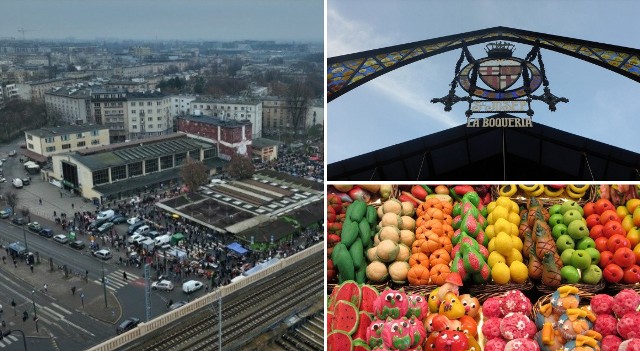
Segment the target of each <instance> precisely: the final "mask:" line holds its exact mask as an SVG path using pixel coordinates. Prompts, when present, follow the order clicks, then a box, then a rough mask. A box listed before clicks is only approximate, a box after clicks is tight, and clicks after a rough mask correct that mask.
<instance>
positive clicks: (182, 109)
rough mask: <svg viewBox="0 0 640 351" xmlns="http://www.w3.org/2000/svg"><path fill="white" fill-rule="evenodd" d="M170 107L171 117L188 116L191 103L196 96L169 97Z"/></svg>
mask: <svg viewBox="0 0 640 351" xmlns="http://www.w3.org/2000/svg"><path fill="white" fill-rule="evenodd" d="M170 99H171V107H170V109H169V111H170V114H171V117H178V116H184V115H190V114H191V112H192V111H191V109H190V104H191V101H193V100H195V99H197V96H196V95H171V97H170Z"/></svg>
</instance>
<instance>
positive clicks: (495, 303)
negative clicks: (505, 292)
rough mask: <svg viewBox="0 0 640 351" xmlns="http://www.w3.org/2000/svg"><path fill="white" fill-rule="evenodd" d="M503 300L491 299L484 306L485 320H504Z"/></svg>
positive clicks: (498, 298)
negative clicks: (501, 307)
mask: <svg viewBox="0 0 640 351" xmlns="http://www.w3.org/2000/svg"><path fill="white" fill-rule="evenodd" d="M501 304H502V298H500V297H490V298H488V299H487V300H485V302H484V303H483V304H482V314H483V315H484V316H485V318H502V316H503V314H502V311H501V310H500V305H501Z"/></svg>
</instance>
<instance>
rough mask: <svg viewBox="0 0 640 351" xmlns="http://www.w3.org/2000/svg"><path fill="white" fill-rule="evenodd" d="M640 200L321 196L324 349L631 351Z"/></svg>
mask: <svg viewBox="0 0 640 351" xmlns="http://www.w3.org/2000/svg"><path fill="white" fill-rule="evenodd" d="M639 191H640V186H636V185H625V184H623V185H574V184H566V185H541V184H533V185H525V184H513V185H508V184H506V185H496V186H489V185H453V186H446V185H424V184H416V185H371V184H365V185H331V186H329V187H328V194H327V203H328V206H327V219H328V221H327V247H328V251H327V282H328V289H327V293H328V294H329V296H328V314H327V315H328V318H327V336H328V337H327V346H328V349H329V350H379V351H382V350H438V351H439V350H470V349H475V350H498V351H501V350H557V349H562V350H594V351H595V350H618V349H619V350H627V349H628V350H636V349H637V350H639V351H640V348H638V347H639V346H640V339H636V337H639V338H640V332H635V330H640V327H637V326H639V325H640V312H633V311H635V309H637V308H640V307H639V306H640V295H638V292H640V230H639V229H638V227H640V196H639V195H638V193H639ZM632 294H634V295H632ZM609 298H610V299H612V300H615V301H624V303H625V304H628V305H627V306H626V307H625V308H624V311H623V312H620V313H608V312H606V310H605V312H601V310H600V309H598V308H597V307H596V308H594V306H593V303H592V304H591V305H589V303H588V302H589V301H594V300H595V301H601V300H607V301H609ZM576 300H577V302H576ZM558 301H560V302H559V303H560V306H558ZM580 301H582V303H580ZM636 302H637V304H636ZM620 303H622V302H620ZM563 304H564V305H563ZM610 304H613V303H610ZM631 305H634V306H631ZM631 308H633V311H632V310H631ZM479 311H482V313H479ZM601 314H602V316H601ZM628 326H635V327H636V329H633V330H627V329H625V328H627V327H628ZM570 329H572V330H570ZM623 347H626V348H623Z"/></svg>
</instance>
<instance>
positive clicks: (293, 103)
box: [287, 82, 311, 134]
mask: <svg viewBox="0 0 640 351" xmlns="http://www.w3.org/2000/svg"><path fill="white" fill-rule="evenodd" d="M310 98H311V92H310V90H309V88H308V87H307V86H306V84H305V82H297V83H294V84H292V85H290V86H289V91H288V94H287V103H288V105H289V111H290V114H291V124H292V127H293V132H294V134H297V133H298V131H299V128H300V127H301V126H302V127H304V125H305V118H306V117H307V109H308V107H309V100H310Z"/></svg>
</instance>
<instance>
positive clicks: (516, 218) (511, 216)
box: [507, 212, 520, 225]
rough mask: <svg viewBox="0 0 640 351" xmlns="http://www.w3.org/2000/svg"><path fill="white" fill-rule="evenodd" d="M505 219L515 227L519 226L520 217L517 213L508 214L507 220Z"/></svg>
mask: <svg viewBox="0 0 640 351" xmlns="http://www.w3.org/2000/svg"><path fill="white" fill-rule="evenodd" d="M507 219H508V220H509V222H511V223H513V224H515V225H520V215H519V214H518V213H517V212H509V218H507Z"/></svg>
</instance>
